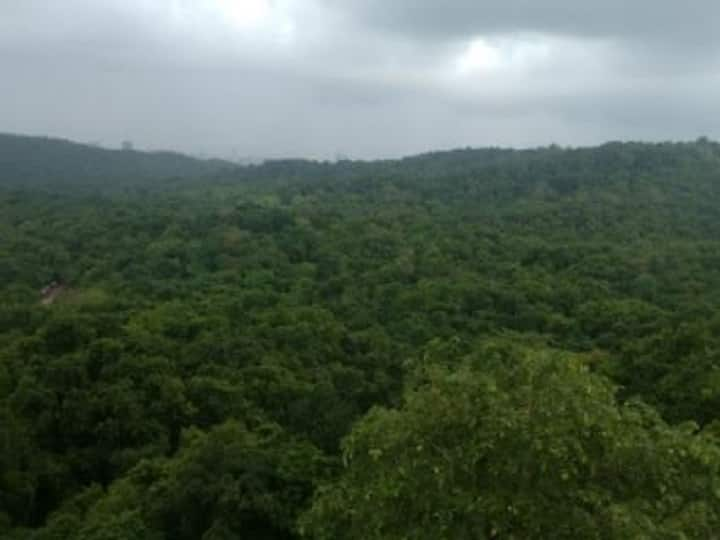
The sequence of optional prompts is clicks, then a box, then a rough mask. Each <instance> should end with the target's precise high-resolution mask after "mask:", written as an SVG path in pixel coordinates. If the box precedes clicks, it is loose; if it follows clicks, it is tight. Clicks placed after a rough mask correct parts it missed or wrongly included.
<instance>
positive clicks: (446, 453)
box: [303, 347, 720, 540]
mask: <svg viewBox="0 0 720 540" xmlns="http://www.w3.org/2000/svg"><path fill="white" fill-rule="evenodd" d="M420 375H421V376H420V378H419V382H418V383H417V384H415V385H414V386H413V387H412V388H410V389H409V390H408V391H407V393H406V395H405V399H404V402H403V404H402V406H401V407H400V408H398V409H386V408H376V409H374V410H373V411H371V413H370V414H369V415H368V416H367V417H365V418H364V419H363V420H362V421H360V422H359V423H358V424H356V426H355V428H354V429H353V431H352V433H351V434H350V435H349V436H348V437H347V438H346V439H345V441H344V459H345V464H346V468H345V470H344V473H343V474H342V476H341V477H340V478H339V479H338V480H337V481H335V482H334V483H332V484H330V485H329V486H326V487H325V488H324V489H322V490H321V491H320V492H319V495H318V496H317V497H316V500H315V503H314V506H313V508H312V509H311V511H309V512H308V513H307V514H306V515H305V516H304V518H303V524H304V530H305V532H306V533H307V534H308V536H309V537H313V538H318V539H327V540H330V539H333V540H337V539H365V540H367V539H381V538H382V539H385V540H391V539H398V540H400V539H428V540H430V539H433V540H437V539H442V538H447V539H463V538H467V539H482V538H486V539H490V538H515V539H533V538H537V539H547V538H567V539H579V538H597V539H604V538H612V539H619V538H627V539H630V538H633V539H637V538H648V539H650V538H653V539H656V538H668V539H669V538H678V539H679V538H698V539H700V538H711V537H712V535H713V534H714V533H715V532H716V531H717V530H718V527H720V450H719V449H718V447H717V446H716V443H715V442H714V441H711V440H710V436H709V435H704V434H702V433H697V429H696V427H695V426H692V425H686V426H680V427H670V426H668V425H667V424H666V423H664V422H663V421H662V420H661V419H660V417H659V416H658V415H657V414H656V413H655V412H654V411H652V410H651V409H650V408H648V407H646V406H644V405H641V404H638V403H632V402H630V403H626V404H624V405H621V404H619V403H618V402H617V401H616V399H615V397H614V394H615V389H614V388H613V386H612V385H611V384H610V383H609V382H608V381H607V380H605V379H603V378H601V377H600V376H597V375H594V374H592V373H590V372H589V370H588V367H587V366H586V363H585V362H584V361H583V359H582V358H580V357H577V356H575V357H570V356H568V355H565V354H560V353H555V352H552V351H545V352H538V351H536V352H533V353H530V352H523V351H521V350H520V349H516V350H515V351H514V353H512V354H499V353H498V352H497V351H494V350H493V349H492V348H490V347H488V348H485V349H484V350H483V351H481V352H480V353H475V354H472V355H470V356H468V357H467V358H464V359H463V360H462V361H460V362H459V363H458V364H457V365H455V366H454V367H447V366H442V365H440V364H438V363H433V364H431V365H429V366H427V367H423V368H422V372H421V374H420Z"/></svg>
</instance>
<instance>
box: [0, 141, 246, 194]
mask: <svg viewBox="0 0 720 540" xmlns="http://www.w3.org/2000/svg"><path fill="white" fill-rule="evenodd" d="M232 167H233V166H232V164H231V163H228V162H224V161H221V160H200V159H194V158H191V157H188V156H184V155H182V154H176V153H172V152H136V151H133V150H108V149H103V148H98V147H94V146H87V145H83V144H78V143H74V142H70V141H66V140H63V139H50V138H43V137H25V136H18V135H5V134H1V133H0V187H4V188H8V187H22V188H28V187H32V188H44V189H46V190H53V191H56V190H64V189H68V188H74V189H78V188H85V189H90V188H91V189H95V190H98V189H101V190H103V191H105V192H107V191H111V190H117V189H119V188H124V187H127V186H137V185H145V186H146V187H151V186H152V185H153V182H151V181H155V182H159V181H168V180H173V179H179V178H196V177H201V176H211V175H214V174H217V173H219V172H221V171H227V170H228V169H231V168H232Z"/></svg>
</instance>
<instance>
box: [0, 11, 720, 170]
mask: <svg viewBox="0 0 720 540" xmlns="http://www.w3.org/2000/svg"><path fill="white" fill-rule="evenodd" d="M0 70H1V71H0V131H2V132H17V133H29V134H47V135H52V136H61V137H65V138H71V139H74V140H79V141H84V142H90V141H92V142H100V143H102V144H103V145H106V146H109V147H112V146H117V145H118V144H119V143H120V141H121V140H123V139H130V140H132V141H133V142H134V143H135V145H136V146H137V147H141V148H170V149H176V150H181V151H185V152H192V153H196V154H197V153H206V154H212V155H223V156H229V155H236V156H254V157H280V156H298V157H300V156H302V157H317V158H332V157H333V156H335V155H336V154H338V153H342V154H345V155H348V156H350V157H353V158H373V157H391V156H399V155H405V154H411V153H416V152H421V151H426V150H431V149H444V148H453V147H464V146H487V145H493V146H497V145H501V146H515V147H526V146H535V145H545V144H550V143H553V142H555V143H558V144H562V145H573V146H577V145H587V144H595V143H599V142H602V141H605V140H610V139H613V140H615V139H643V140H667V139H694V138H696V137H698V136H699V135H708V136H710V137H713V138H720V2H718V1H717V0H685V1H684V2H680V1H676V0H632V1H630V0H602V1H599V0H444V1H440V0H0Z"/></svg>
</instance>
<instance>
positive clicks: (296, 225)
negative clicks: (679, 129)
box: [0, 139, 720, 540]
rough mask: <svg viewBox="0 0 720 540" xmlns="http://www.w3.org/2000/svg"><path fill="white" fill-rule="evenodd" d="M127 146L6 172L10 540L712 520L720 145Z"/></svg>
mask: <svg viewBox="0 0 720 540" xmlns="http://www.w3.org/2000/svg"><path fill="white" fill-rule="evenodd" d="M1 143H2V141H0V148H2V144H1ZM28 148H30V147H28ZM6 152H7V150H2V149H0V155H6ZM117 157H118V160H119V163H120V165H118V166H117V167H115V166H114V165H113V167H115V169H114V170H115V171H116V173H117V176H116V175H115V173H113V174H110V173H108V176H107V177H102V176H98V175H97V173H95V172H93V171H94V169H89V170H88V174H87V176H85V177H84V178H85V180H87V182H86V183H85V185H86V186H87V185H93V186H99V187H98V189H95V190H92V192H88V190H87V189H85V188H82V189H80V188H78V189H73V188H70V187H67V189H63V190H57V189H55V190H47V189H43V190H40V189H33V187H34V186H41V185H45V182H46V181H49V177H47V178H43V176H42V173H41V172H40V171H39V169H38V168H37V167H38V166H37V164H35V165H33V167H35V170H36V171H37V172H36V173H33V174H36V176H32V175H31V176H30V178H34V179H33V180H32V182H31V181H27V182H25V181H23V182H20V183H17V182H7V183H4V184H3V185H2V186H0V537H1V538H7V539H13V540H14V539H20V538H22V539H25V538H33V539H38V540H45V539H51V538H52V539H65V538H67V539H72V540H109V539H118V540H119V539H123V540H124V539H157V540H160V539H167V540H171V539H172V540H178V539H179V540H184V539H188V540H190V539H201V538H202V539H205V540H218V539H225V538H227V539H230V538H238V537H247V538H257V539H294V538H301V537H305V538H314V539H318V540H324V539H331V538H332V539H342V538H348V539H355V538H357V539H361V538H362V539H372V538H377V539H395V538H397V539H401V538H414V539H428V540H430V539H433V540H434V539H437V538H453V539H462V538H467V539H471V538H472V539H474V538H479V539H491V538H505V539H512V538H515V539H531V538H537V539H542V538H567V539H577V538H592V539H596V538H597V539H616V538H618V539H624V538H653V539H655V538H667V539H670V538H693V539H707V538H712V537H713V535H714V534H716V531H717V530H720V439H718V437H720V423H718V420H719V419H720V418H719V414H720V413H719V411H720V315H718V314H719V313H720V145H718V144H716V143H713V142H710V141H707V140H704V139H701V140H698V141H696V142H694V143H683V144H670V143H665V144H641V143H611V144H607V145H604V146H601V147H598V148H588V149H562V148H558V147H550V148H544V149H537V150H526V151H512V150H502V149H484V150H469V149H468V150H458V151H454V152H446V153H433V154H427V155H422V156H417V157H412V158H407V159H404V160H397V161H394V160H390V161H382V162H353V161H343V162H340V163H337V164H330V163H316V162H306V161H277V162H269V163H266V164H264V165H262V166H253V167H243V168H233V169H227V170H225V171H224V172H223V171H222V170H215V171H214V172H213V171H208V170H206V169H204V168H202V167H201V169H202V171H199V170H195V169H188V171H194V172H193V174H195V175H199V176H203V175H204V174H205V172H212V173H213V174H212V175H211V176H210V177H208V176H204V177H202V178H199V177H198V178H195V179H190V178H189V179H188V180H187V181H183V182H180V183H167V182H165V183H162V182H161V183H157V182H155V183H154V184H152V185H153V186H154V187H153V189H150V190H148V189H146V185H147V182H150V180H147V181H146V182H141V181H140V179H141V178H140V176H134V175H135V173H134V172H133V170H136V169H134V167H136V165H133V164H130V163H124V162H123V159H122V158H123V154H120V153H119V154H118V156H117ZM125 157H126V158H127V159H129V160H130V161H132V160H134V159H135V157H137V156H135V155H134V154H132V155H130V156H125ZM27 159H29V158H27ZM143 159H145V158H143ZM148 159H149V158H148ZM21 161H22V160H18V162H19V163H20V162H21ZM41 162H42V160H38V163H41ZM176 163H179V162H176ZM193 163H196V164H197V162H193ZM1 164H2V160H1V159H0V166H2V165H1ZM25 166H26V165H24V164H23V165H22V166H18V167H17V168H16V170H17V171H18V173H17V174H16V175H15V176H14V178H16V179H19V178H21V177H22V171H23V170H25V169H23V167H25ZM27 166H28V167H30V166H29V165H27ZM106 166H107V162H104V161H103V162H102V165H98V169H97V170H103V171H106V170H109V169H107V168H106ZM210 168H211V169H212V166H211V167H210ZM165 174H166V173H165V172H163V173H162V174H160V175H159V176H156V177H154V178H159V177H161V176H165ZM125 175H128V176H127V177H126V176H125ZM188 176H190V175H188ZM57 178H65V177H63V175H62V174H60V175H57ZM148 178H149V177H148ZM53 181H54V180H53ZM103 182H108V183H111V184H112V183H116V182H120V183H121V184H122V185H123V186H125V188H124V189H122V190H104V189H103ZM57 185H60V184H56V186H57ZM62 185H63V186H66V185H67V186H69V184H64V183H63V184H62ZM19 186H21V187H22V189H20V188H19ZM53 280H60V281H62V283H63V284H64V285H65V288H64V289H63V291H62V293H61V294H59V295H58V297H57V299H56V300H55V302H54V303H53V304H52V305H49V306H43V305H41V304H40V297H39V291H40V289H41V288H42V287H44V286H45V285H47V284H48V283H50V282H51V281H53Z"/></svg>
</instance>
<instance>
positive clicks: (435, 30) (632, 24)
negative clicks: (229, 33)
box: [324, 0, 720, 48]
mask: <svg viewBox="0 0 720 540" xmlns="http://www.w3.org/2000/svg"><path fill="white" fill-rule="evenodd" d="M324 1H325V2H326V3H327V5H328V6H334V7H335V9H341V10H345V11H347V12H348V13H352V14H353V15H352V16H353V17H359V18H361V19H362V20H364V21H365V23H367V24H370V25H372V26H380V27H383V28H385V29H387V30H389V31H398V32H402V33H406V34H408V35H413V36H420V37H430V36H434V37H441V38H453V37H455V38H463V37H468V36H472V35H483V34H485V35H487V34H507V33H513V32H540V33H549V34H563V35H571V36H576V37H593V38H618V37H619V38H623V39H640V40H642V39H647V38H651V39H654V40H661V41H663V42H672V44H673V46H674V47H676V48H684V47H685V46H687V45H689V44H693V45H700V44H705V45H709V44H713V45H714V44H716V43H717V39H718V38H717V28H718V24H719V23H720V3H718V2H716V1H715V0H688V1H687V2H677V1H672V0H668V1H665V0H661V1H658V0H632V1H628V0H604V1H590V0H587V1H586V0H544V1H538V0H503V1H497V2H490V1H478V0H453V1H451V2H438V1H436V0H393V1H392V2H388V1H386V0H324Z"/></svg>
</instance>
